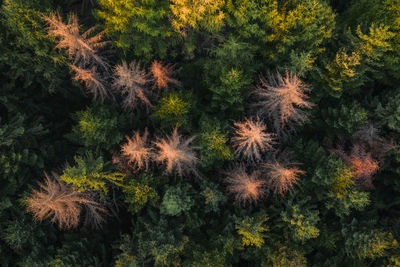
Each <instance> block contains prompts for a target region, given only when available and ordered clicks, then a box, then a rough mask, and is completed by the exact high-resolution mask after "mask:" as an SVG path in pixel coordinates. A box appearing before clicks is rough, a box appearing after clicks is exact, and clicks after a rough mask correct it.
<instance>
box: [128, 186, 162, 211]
mask: <svg viewBox="0 0 400 267" xmlns="http://www.w3.org/2000/svg"><path fill="white" fill-rule="evenodd" d="M123 192H124V193H125V194H126V196H125V202H127V203H129V210H130V211H132V212H138V211H140V210H141V209H142V208H143V207H144V206H145V205H146V204H147V203H148V202H151V201H155V200H157V199H158V195H157V193H156V191H155V190H154V189H153V188H152V187H151V186H149V185H148V184H147V183H145V182H138V181H136V180H134V179H131V180H129V182H128V183H127V184H126V185H124V187H123Z"/></svg>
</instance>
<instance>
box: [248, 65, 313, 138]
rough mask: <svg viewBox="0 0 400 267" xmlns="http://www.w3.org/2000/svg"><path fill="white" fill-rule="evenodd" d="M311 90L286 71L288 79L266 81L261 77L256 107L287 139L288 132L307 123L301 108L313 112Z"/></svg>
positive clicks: (256, 93)
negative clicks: (309, 93)
mask: <svg viewBox="0 0 400 267" xmlns="http://www.w3.org/2000/svg"><path fill="white" fill-rule="evenodd" d="M308 92H310V88H309V87H308V86H307V85H305V84H304V83H303V82H302V81H301V80H300V79H299V78H298V77H297V76H296V74H293V73H292V72H289V71H288V70H286V73H285V76H282V75H281V74H280V73H279V72H277V73H276V75H272V74H270V73H268V76H267V77H266V78H265V77H264V76H262V75H260V82H259V84H258V85H257V86H256V89H255V90H254V92H253V94H254V96H255V99H256V100H255V102H254V103H253V107H254V108H255V109H256V111H257V113H258V114H259V115H261V116H267V117H268V118H269V119H270V120H272V122H273V125H274V128H275V130H276V131H277V132H278V134H279V135H285V132H286V131H285V128H286V129H288V130H289V131H293V129H294V128H293V127H294V125H295V124H299V125H301V124H303V123H304V122H305V121H306V120H307V115H306V113H305V112H304V111H303V110H301V109H300V108H311V107H312V106H313V104H312V103H311V102H309V101H307V100H306V99H307V98H308V97H309V96H308V95H307V94H306V93H308Z"/></svg>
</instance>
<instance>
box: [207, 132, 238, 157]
mask: <svg viewBox="0 0 400 267" xmlns="http://www.w3.org/2000/svg"><path fill="white" fill-rule="evenodd" d="M206 140H207V141H208V144H209V145H210V148H211V150H213V151H215V152H217V153H219V154H220V155H221V156H222V159H226V160H231V159H233V153H232V149H231V148H230V147H229V146H228V145H227V144H226V143H227V142H228V138H227V137H226V135H225V134H222V133H220V132H219V131H218V130H215V131H212V132H210V133H207V134H206Z"/></svg>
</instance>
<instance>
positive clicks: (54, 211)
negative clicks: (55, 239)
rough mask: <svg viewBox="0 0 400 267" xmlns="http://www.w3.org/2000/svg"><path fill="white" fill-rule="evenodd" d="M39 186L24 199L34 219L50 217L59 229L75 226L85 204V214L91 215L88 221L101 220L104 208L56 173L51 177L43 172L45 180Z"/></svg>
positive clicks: (98, 221)
mask: <svg viewBox="0 0 400 267" xmlns="http://www.w3.org/2000/svg"><path fill="white" fill-rule="evenodd" d="M39 186H40V189H39V190H34V191H33V192H32V194H31V195H30V197H29V198H27V200H26V202H27V209H28V211H29V212H31V213H33V216H34V218H35V219H37V220H40V221H42V220H45V219H47V218H49V217H52V218H51V221H52V222H54V223H57V224H58V227H59V228H60V229H69V228H75V227H77V226H78V225H79V222H80V215H81V212H82V207H83V206H85V207H86V209H87V215H89V216H91V218H88V221H92V222H94V223H95V224H98V225H99V224H100V223H101V222H102V221H103V218H102V216H101V212H104V209H103V208H101V207H100V205H99V204H98V203H97V202H95V201H92V200H90V199H89V198H88V197H87V195H85V194H82V193H80V192H78V191H75V190H73V189H72V187H71V186H70V185H68V184H66V183H65V182H63V181H60V180H59V179H58V177H57V175H55V174H53V178H50V177H49V176H48V175H47V174H45V181H44V183H39ZM98 225H97V226H98Z"/></svg>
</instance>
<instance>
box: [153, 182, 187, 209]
mask: <svg viewBox="0 0 400 267" xmlns="http://www.w3.org/2000/svg"><path fill="white" fill-rule="evenodd" d="M192 194H193V193H192V188H191V186H190V185H188V184H177V185H175V186H171V187H170V188H169V189H168V190H167V191H165V194H164V196H163V198H162V202H161V207H160V213H161V214H166V215H170V216H177V215H180V214H181V213H182V212H188V211H189V210H190V208H191V207H192V206H193V204H194V200H193V197H192V196H191V195H192Z"/></svg>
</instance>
